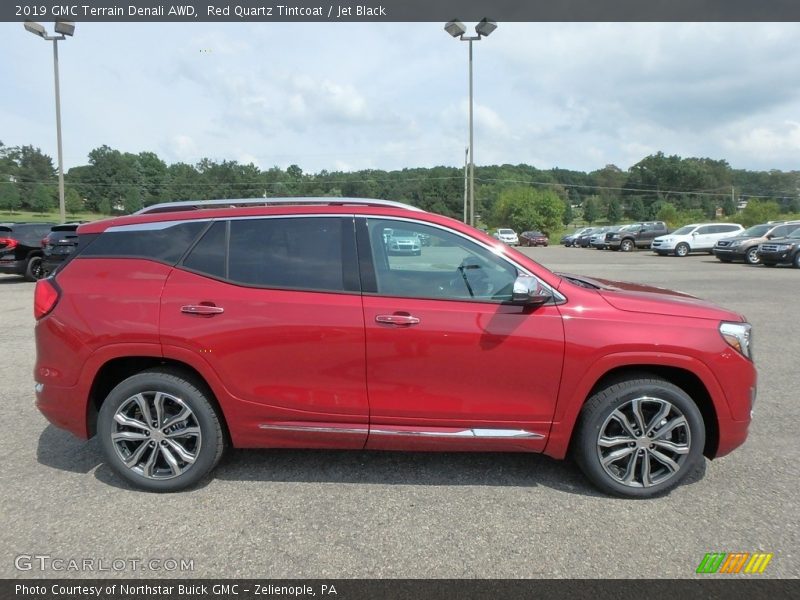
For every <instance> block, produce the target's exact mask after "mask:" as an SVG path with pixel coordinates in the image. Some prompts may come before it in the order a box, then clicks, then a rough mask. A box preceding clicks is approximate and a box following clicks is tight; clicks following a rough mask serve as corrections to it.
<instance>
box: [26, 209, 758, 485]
mask: <svg viewBox="0 0 800 600" xmlns="http://www.w3.org/2000/svg"><path fill="white" fill-rule="evenodd" d="M387 229H388V230H392V231H397V230H401V231H404V232H408V233H409V234H415V235H417V236H419V238H420V239H422V236H427V239H428V240H429V244H427V245H424V246H421V247H420V250H421V251H420V253H419V255H416V254H417V253H406V254H400V255H398V254H397V253H395V252H392V249H391V247H390V246H389V245H388V242H387V236H386V235H385V232H386V230H387ZM78 234H79V244H78V249H77V250H76V251H75V252H74V253H72V254H71V255H70V256H69V258H68V260H67V261H66V262H65V263H64V264H63V266H62V267H61V268H60V269H59V270H58V271H57V273H56V275H55V276H54V277H50V278H47V279H43V280H41V281H39V282H38V283H37V286H36V293H35V308H34V310H35V316H36V320H37V324H36V347H37V360H36V367H35V379H36V399H37V400H36V403H37V406H38V408H39V410H41V411H42V413H44V415H45V416H46V417H47V418H48V419H49V420H50V421H51V422H52V423H54V424H56V425H58V426H60V427H63V428H65V429H67V430H69V431H71V432H72V433H74V434H75V435H77V436H79V437H81V438H89V437H91V436H94V435H98V436H99V437H100V444H101V446H102V448H103V451H104V453H105V457H106V460H107V461H108V463H109V464H110V465H111V466H112V467H113V468H114V469H115V470H116V471H117V472H118V473H119V474H120V475H121V476H122V477H124V478H125V479H127V480H128V481H130V482H131V483H132V484H134V485H136V486H138V487H141V488H144V489H147V490H151V491H173V490H179V489H182V488H185V487H187V486H191V485H193V484H195V483H196V482H198V480H200V479H201V478H203V477H204V476H205V475H206V474H207V473H209V471H211V469H212V468H213V467H214V466H215V465H216V463H217V461H219V459H220V457H221V456H222V453H223V451H224V449H225V448H226V447H229V446H233V447H236V448H256V447H257V448H265V447H284V448H352V449H359V450H360V449H365V448H366V449H375V450H426V451H430V450H441V451H518V452H543V453H545V454H547V455H549V456H552V457H555V458H563V457H564V456H565V455H566V454H567V453H568V452H569V451H571V452H572V453H573V454H574V456H575V457H576V459H577V462H578V464H579V465H580V467H581V468H582V470H583V471H584V472H585V473H586V475H587V476H588V478H589V479H590V480H591V481H592V482H593V483H594V484H595V485H597V486H598V487H599V488H601V489H602V490H604V491H606V492H608V493H611V494H616V495H620V496H632V497H648V496H652V495H655V494H659V493H663V492H665V491H667V490H669V489H670V488H672V487H673V486H675V485H677V484H678V483H679V482H680V481H681V480H682V479H683V478H684V477H685V476H686V475H687V474H689V473H690V472H692V471H693V470H694V469H695V467H697V466H698V464H699V462H700V461H701V460H703V459H702V456H703V455H705V456H707V457H710V458H713V457H717V456H722V455H725V454H727V453H729V452H730V451H731V450H733V449H734V448H736V447H737V446H739V445H741V444H742V443H743V442H744V441H745V438H746V437H747V429H748V425H749V423H750V415H751V409H752V406H753V402H754V399H755V391H756V371H755V368H754V366H753V363H752V359H751V346H750V325H749V324H747V322H745V320H744V318H743V317H742V316H741V315H739V314H736V313H734V312H730V311H728V310H724V309H722V308H718V307H716V306H714V305H711V304H709V303H706V302H703V301H701V300H697V299H695V298H692V297H690V296H686V295H684V294H679V293H673V292H668V291H666V290H663V289H656V288H649V287H645V286H640V285H631V284H620V283H615V282H611V281H603V280H597V279H589V278H585V277H577V276H572V275H560V274H555V273H552V272H551V271H549V270H547V269H545V268H544V267H542V266H541V265H539V264H537V263H536V262H534V261H533V260H531V259H530V258H528V257H527V256H525V255H524V254H522V253H520V252H518V251H516V250H514V249H513V248H510V247H509V246H507V245H506V244H503V243H502V242H499V241H498V240H495V239H493V238H491V237H489V236H488V235H485V234H483V233H481V232H479V231H477V230H475V229H473V228H471V227H469V226H467V225H464V224H462V223H460V222H457V221H454V220H452V219H449V218H446V217H442V216H439V215H435V214H431V213H427V212H423V211H421V210H418V209H415V208H413V207H410V206H406V205H402V204H398V203H395V202H389V201H382V200H363V199H352V200H351V199H331V198H321V199H298V198H291V199H284V200H269V201H265V200H263V199H259V200H254V201H238V200H223V201H210V202H183V203H180V202H178V203H172V204H166V205H158V206H155V207H150V208H148V209H145V210H144V211H140V213H138V214H136V215H132V216H127V217H120V218H115V219H109V220H105V221H99V222H95V223H89V224H85V225H82V226H81V227H80V228H79V229H78Z"/></svg>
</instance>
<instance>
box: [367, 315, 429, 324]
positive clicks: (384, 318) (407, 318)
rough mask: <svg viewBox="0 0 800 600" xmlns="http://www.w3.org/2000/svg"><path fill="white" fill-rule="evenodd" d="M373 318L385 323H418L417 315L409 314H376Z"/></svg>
mask: <svg viewBox="0 0 800 600" xmlns="http://www.w3.org/2000/svg"><path fill="white" fill-rule="evenodd" d="M375 320H376V321H377V322H378V323H386V324H387V325H417V324H418V323H419V317H414V316H411V315H376V316H375Z"/></svg>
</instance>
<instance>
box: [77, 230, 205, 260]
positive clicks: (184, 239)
mask: <svg viewBox="0 0 800 600" xmlns="http://www.w3.org/2000/svg"><path fill="white" fill-rule="evenodd" d="M148 225H151V224H148ZM152 225H155V227H157V228H154V229H148V228H139V227H137V226H133V227H131V228H129V229H128V228H121V229H120V230H114V229H113V228H111V229H110V230H108V231H105V232H103V233H102V234H100V235H99V236H97V238H96V239H95V240H94V241H93V242H92V243H91V244H89V245H88V246H86V248H85V249H83V251H82V252H81V253H80V258H90V257H91V258H111V257H114V258H144V259H150V260H155V261H157V262H163V263H166V264H169V265H174V264H175V263H177V262H178V261H179V260H180V258H181V257H182V256H183V255H184V254H185V253H186V251H187V250H188V249H189V247H190V246H191V245H192V242H194V240H195V238H196V237H197V236H198V234H200V232H201V231H203V230H204V229H205V228H206V227H207V226H208V222H207V221H185V222H182V223H175V224H171V225H170V224H168V223H167V224H164V223H155V224H152ZM164 225H166V226H164ZM145 227H147V226H145Z"/></svg>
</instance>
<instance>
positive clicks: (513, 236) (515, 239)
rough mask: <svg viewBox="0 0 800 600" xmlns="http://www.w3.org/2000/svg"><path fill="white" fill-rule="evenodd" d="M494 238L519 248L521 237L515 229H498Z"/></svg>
mask: <svg viewBox="0 0 800 600" xmlns="http://www.w3.org/2000/svg"><path fill="white" fill-rule="evenodd" d="M494 237H496V238H497V239H498V240H500V241H501V242H504V243H506V244H508V245H509V246H519V236H518V235H517V232H516V231H514V230H513V229H498V230H497V233H495V234H494Z"/></svg>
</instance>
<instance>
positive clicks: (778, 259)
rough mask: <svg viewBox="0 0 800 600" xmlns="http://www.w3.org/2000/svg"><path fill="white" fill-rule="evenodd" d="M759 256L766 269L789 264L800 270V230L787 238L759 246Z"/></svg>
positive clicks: (796, 230) (773, 240)
mask: <svg viewBox="0 0 800 600" xmlns="http://www.w3.org/2000/svg"><path fill="white" fill-rule="evenodd" d="M758 256H759V258H760V259H761V262H762V263H764V266H765V267H774V266H775V265H777V264H779V263H789V264H792V265H794V267H795V268H797V269H800V229H795V230H794V231H793V232H792V233H790V234H789V235H787V236H786V237H782V238H775V239H772V240H770V241H769V242H766V243H764V244H759V246H758Z"/></svg>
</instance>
